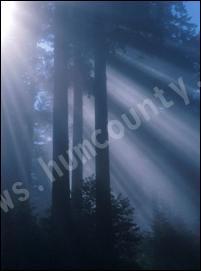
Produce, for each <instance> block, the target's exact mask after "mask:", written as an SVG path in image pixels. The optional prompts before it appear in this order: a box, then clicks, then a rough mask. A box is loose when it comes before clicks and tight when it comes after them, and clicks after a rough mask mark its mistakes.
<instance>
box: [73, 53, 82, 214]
mask: <svg viewBox="0 0 201 271" xmlns="http://www.w3.org/2000/svg"><path fill="white" fill-rule="evenodd" d="M74 62H75V66H74V105H73V147H74V146H77V145H78V144H81V143H82V140H83V92H82V88H83V86H82V64H81V56H80V52H79V48H75V52H74ZM82 173H83V166H82V162H81V161H79V162H78V166H77V167H76V168H75V169H74V170H73V172H72V202H73V208H74V210H75V211H78V212H79V211H80V209H81V207H82V192H81V185H82V184H81V182H82Z"/></svg>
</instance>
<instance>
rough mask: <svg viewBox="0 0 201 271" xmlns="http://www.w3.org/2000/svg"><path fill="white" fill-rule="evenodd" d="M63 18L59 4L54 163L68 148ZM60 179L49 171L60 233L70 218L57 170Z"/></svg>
mask: <svg viewBox="0 0 201 271" xmlns="http://www.w3.org/2000/svg"><path fill="white" fill-rule="evenodd" d="M65 18H66V10H65V8H64V7H63V5H62V4H59V5H58V6H57V7H56V11H55V48H54V67H55V78H54V79H55V85H54V105H53V160H54V161H55V162H57V161H58V156H59V155H63V156H64V157H65V159H66V161H67V162H68V156H67V155H65V154H66V151H67V150H68V148H69V143H68V95H67V94H68V90H67V89H68V85H67V52H66V51H67V50H66V41H65V29H64V26H63V25H64V24H63V22H64V21H65ZM61 170H62V176H59V175H58V174H57V172H55V171H54V168H53V176H54V182H53V188H52V218H53V223H54V224H56V227H57V228H59V227H61V229H63V228H64V227H65V226H67V225H68V221H69V216H70V187H69V171H68V170H66V169H65V168H61Z"/></svg>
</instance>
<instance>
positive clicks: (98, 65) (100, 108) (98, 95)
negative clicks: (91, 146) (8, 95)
mask: <svg viewBox="0 0 201 271" xmlns="http://www.w3.org/2000/svg"><path fill="white" fill-rule="evenodd" d="M106 56H107V46H106V38H105V33H104V29H103V24H102V23H100V25H98V27H97V38H96V43H95V82H94V83H95V86H94V87H95V90H94V91H95V129H96V131H98V130H99V131H100V134H99V136H98V137H97V141H98V142H100V143H104V142H106V141H108V131H107V122H108V108H107V87H106ZM96 154H97V155H96V208H97V210H96V213H97V238H98V247H99V255H98V257H99V258H101V263H102V264H103V265H105V266H108V265H109V264H110V261H111V258H112V257H111V253H112V218H111V195H110V169H109V146H107V147H105V148H101V149H100V148H99V147H97V146H96Z"/></svg>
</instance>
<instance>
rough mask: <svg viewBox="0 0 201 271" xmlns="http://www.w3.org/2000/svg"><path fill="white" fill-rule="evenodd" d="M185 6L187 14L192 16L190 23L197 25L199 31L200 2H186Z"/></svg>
mask: <svg viewBox="0 0 201 271" xmlns="http://www.w3.org/2000/svg"><path fill="white" fill-rule="evenodd" d="M186 6H187V8H188V11H189V14H190V15H191V16H192V22H193V23H195V24H197V26H198V30H200V2H199V1H187V3H186Z"/></svg>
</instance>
